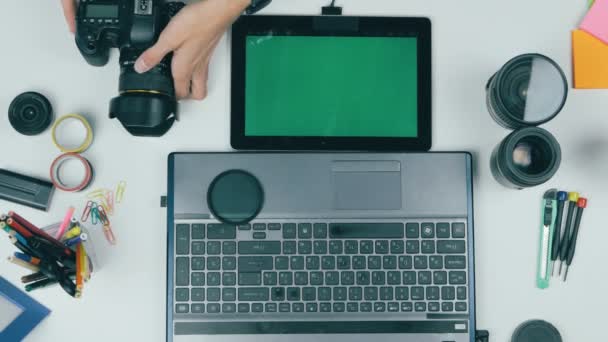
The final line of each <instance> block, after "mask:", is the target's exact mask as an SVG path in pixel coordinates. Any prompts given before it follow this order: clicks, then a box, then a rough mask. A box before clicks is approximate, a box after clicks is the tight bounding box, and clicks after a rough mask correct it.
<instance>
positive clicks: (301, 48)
mask: <svg viewBox="0 0 608 342" xmlns="http://www.w3.org/2000/svg"><path fill="white" fill-rule="evenodd" d="M256 18H257V19H256ZM289 18H291V19H292V22H289V20H288V19H289ZM314 18H315V17H266V18H264V17H245V18H244V19H241V20H240V21H239V22H237V24H236V25H235V28H234V29H233V90H232V95H233V101H232V105H233V108H232V127H233V130H232V133H233V136H232V143H233V147H235V148H238V149H280V150H289V149H364V150H399V149H402V150H408V149H412V150H425V149H428V148H430V76H429V75H430V61H429V60H428V58H430V51H426V49H427V48H430V47H427V46H426V44H425V43H424V42H422V41H423V40H428V37H426V36H425V34H424V32H421V31H423V30H421V27H424V25H423V23H424V22H425V21H424V20H422V21H420V22H418V21H417V20H420V19H412V18H409V19H408V18H390V19H389V18H349V17H332V18H322V19H323V20H327V21H326V22H325V26H324V27H325V29H322V28H317V29H315V21H314ZM345 18H346V20H351V21H350V23H353V21H352V20H356V24H357V25H355V26H356V27H353V30H351V31H347V30H340V29H336V25H339V24H340V23H349V22H348V21H346V22H341V20H344V19H345ZM254 19H256V20H254ZM336 20H338V21H339V22H338V23H333V24H332V21H336ZM366 20H367V21H366ZM399 20H401V21H402V24H403V21H404V20H405V21H404V22H408V23H410V26H411V27H408V26H407V25H405V27H404V26H403V25H399V23H398V22H397V21H399ZM383 21H388V24H392V25H380V23H381V22H383ZM412 21H414V22H417V25H413V22H412ZM243 22H246V23H243ZM269 22H270V23H272V25H273V26H274V27H275V28H274V29H271V28H270V27H266V26H265V25H267V24H269ZM317 26H320V24H318V23H317ZM338 27H343V26H338ZM416 28H417V29H416ZM235 44H237V46H235ZM235 53H236V55H235ZM422 55H424V58H422ZM237 64H238V65H237ZM235 73H237V74H235ZM427 77H428V78H429V79H426V78H427ZM426 102H428V103H426ZM235 145H236V146H235Z"/></svg>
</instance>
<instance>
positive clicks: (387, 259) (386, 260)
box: [382, 255, 397, 270]
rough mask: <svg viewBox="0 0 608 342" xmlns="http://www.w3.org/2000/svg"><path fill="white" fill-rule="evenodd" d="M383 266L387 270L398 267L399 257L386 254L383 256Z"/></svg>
mask: <svg viewBox="0 0 608 342" xmlns="http://www.w3.org/2000/svg"><path fill="white" fill-rule="evenodd" d="M382 268H384V269H385V270H395V269H397V257H396V256H394V255H385V256H383V257H382Z"/></svg>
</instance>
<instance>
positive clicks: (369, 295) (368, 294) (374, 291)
mask: <svg viewBox="0 0 608 342" xmlns="http://www.w3.org/2000/svg"><path fill="white" fill-rule="evenodd" d="M363 298H365V300H370V301H373V300H378V288H377V287H366V288H364V289H363Z"/></svg>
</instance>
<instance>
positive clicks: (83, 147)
mask: <svg viewBox="0 0 608 342" xmlns="http://www.w3.org/2000/svg"><path fill="white" fill-rule="evenodd" d="M70 120H77V121H79V122H80V123H81V124H82V126H83V127H84V129H85V130H86V137H85V138H84V140H83V141H82V143H80V145H79V146H77V147H71V146H64V145H62V144H60V143H59V141H58V140H59V139H57V128H58V127H59V126H60V125H62V124H64V123H65V122H67V121H70ZM51 136H52V137H53V144H55V146H57V148H58V149H60V150H61V152H64V153H82V152H84V151H86V149H87V148H89V146H91V143H92V142H93V129H92V128H91V125H90V124H89V122H88V121H87V119H85V117H84V116H82V115H79V114H68V115H64V116H62V117H60V118H59V119H57V121H55V124H53V130H52V135H51Z"/></svg>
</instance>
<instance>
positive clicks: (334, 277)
mask: <svg viewBox="0 0 608 342" xmlns="http://www.w3.org/2000/svg"><path fill="white" fill-rule="evenodd" d="M325 284H326V285H338V284H340V273H338V272H336V271H329V272H325Z"/></svg>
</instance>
